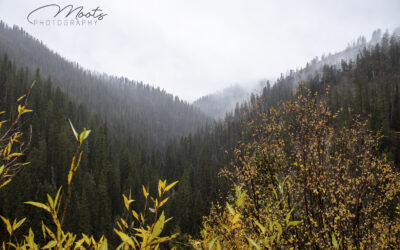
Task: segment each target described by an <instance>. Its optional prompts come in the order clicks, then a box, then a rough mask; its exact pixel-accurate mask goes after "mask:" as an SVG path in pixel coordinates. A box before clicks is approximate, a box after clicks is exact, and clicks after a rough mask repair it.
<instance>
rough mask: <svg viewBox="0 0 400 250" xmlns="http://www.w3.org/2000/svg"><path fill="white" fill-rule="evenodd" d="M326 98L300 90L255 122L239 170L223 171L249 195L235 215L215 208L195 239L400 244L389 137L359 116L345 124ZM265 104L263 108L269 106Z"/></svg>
mask: <svg viewBox="0 0 400 250" xmlns="http://www.w3.org/2000/svg"><path fill="white" fill-rule="evenodd" d="M318 96H319V95H317V94H316V93H315V94H312V93H311V92H310V90H308V89H307V88H305V87H304V86H303V85H300V86H299V88H298V90H297V92H296V95H295V97H294V98H293V100H291V101H288V102H286V103H283V104H281V105H278V106H277V107H276V108H271V109H270V110H268V111H267V112H259V113H258V114H257V115H256V116H255V117H253V118H254V119H253V120H251V121H250V122H249V123H248V124H247V128H248V129H247V131H249V132H250V137H251V138H252V139H251V140H250V142H248V143H241V144H240V147H239V148H238V149H237V150H236V151H235V153H236V159H235V161H234V163H233V166H232V167H230V168H227V169H225V170H224V171H223V172H222V174H223V175H225V176H227V177H228V178H230V179H231V181H232V183H234V186H236V189H237V187H239V188H240V190H242V192H245V193H246V197H247V198H246V199H245V201H244V202H243V203H242V204H241V205H240V206H239V204H237V203H236V207H234V208H233V212H234V213H232V209H231V208H229V207H230V205H228V204H226V205H224V206H217V205H214V206H213V208H212V209H211V213H210V215H209V216H208V217H206V218H205V220H204V222H203V232H202V235H201V240H199V241H197V242H196V241H194V242H195V243H196V244H197V246H199V245H202V246H203V247H204V246H211V245H215V242H219V244H220V245H222V247H227V248H235V249H246V248H248V247H249V246H253V247H255V248H257V249H259V248H273V249H276V248H281V249H286V248H312V249H318V248H322V249H328V248H341V249H344V248H355V249H366V248H367V249H375V248H397V247H398V246H399V245H400V234H399V233H400V223H399V220H398V214H396V212H395V207H396V204H397V203H398V198H399V191H400V189H399V187H400V178H399V173H398V172H397V171H396V169H395V167H394V165H393V164H392V163H391V162H390V161H389V160H388V158H387V156H386V155H385V153H383V152H381V149H380V147H379V143H380V141H381V139H382V136H381V135H380V134H379V133H378V134H374V133H372V132H371V131H370V130H369V128H368V122H367V121H361V120H360V118H359V117H357V116H354V119H353V121H352V123H351V124H348V125H346V126H338V125H337V124H338V123H337V122H336V119H337V117H338V115H340V112H339V113H336V114H332V113H331V111H330V110H329V108H328V107H327V104H326V101H325V98H323V97H322V98H320V97H318ZM258 105H259V110H262V103H259V104H258ZM231 207H232V206H231ZM239 211H240V212H239ZM238 213H240V217H239V219H238V218H237V217H235V215H236V214H238ZM233 219H235V222H237V223H239V224H240V227H239V226H234V223H233ZM236 219H238V220H237V221H236ZM290 223H291V224H290ZM260 225H261V226H260ZM268 230H270V232H268ZM274 230H277V231H274ZM274 232H277V234H274ZM266 236H267V237H266ZM250 239H251V240H250ZM278 239H279V240H278ZM277 240H278V241H277ZM215 247H216V245H215ZM209 248H210V247H209Z"/></svg>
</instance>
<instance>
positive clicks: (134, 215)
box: [132, 210, 139, 221]
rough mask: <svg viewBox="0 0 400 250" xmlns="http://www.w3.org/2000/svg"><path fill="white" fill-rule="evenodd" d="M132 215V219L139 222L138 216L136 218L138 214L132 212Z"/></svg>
mask: <svg viewBox="0 0 400 250" xmlns="http://www.w3.org/2000/svg"><path fill="white" fill-rule="evenodd" d="M132 215H133V217H135V219H136V220H138V221H139V216H138V214H137V213H136V211H135V210H132Z"/></svg>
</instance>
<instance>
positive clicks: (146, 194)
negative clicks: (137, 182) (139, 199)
mask: <svg viewBox="0 0 400 250" xmlns="http://www.w3.org/2000/svg"><path fill="white" fill-rule="evenodd" d="M142 189H143V195H144V197H145V198H146V199H147V196H148V195H149V193H147V191H146V188H145V187H144V186H143V185H142Z"/></svg>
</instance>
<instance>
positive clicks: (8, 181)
mask: <svg viewBox="0 0 400 250" xmlns="http://www.w3.org/2000/svg"><path fill="white" fill-rule="evenodd" d="M11 180H12V179H11V178H9V179H8V180H6V181H5V182H3V183H2V184H1V185H0V188H2V187H4V186H6V185H7V184H8V183H10V182H11Z"/></svg>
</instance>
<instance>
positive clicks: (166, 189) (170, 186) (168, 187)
mask: <svg viewBox="0 0 400 250" xmlns="http://www.w3.org/2000/svg"><path fill="white" fill-rule="evenodd" d="M178 182H179V181H175V182H173V183H171V184H169V185H168V186H167V187H166V188H165V190H164V191H165V192H167V191H168V190H170V189H171V188H173V187H174V186H175V185H176V184H177V183H178Z"/></svg>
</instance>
